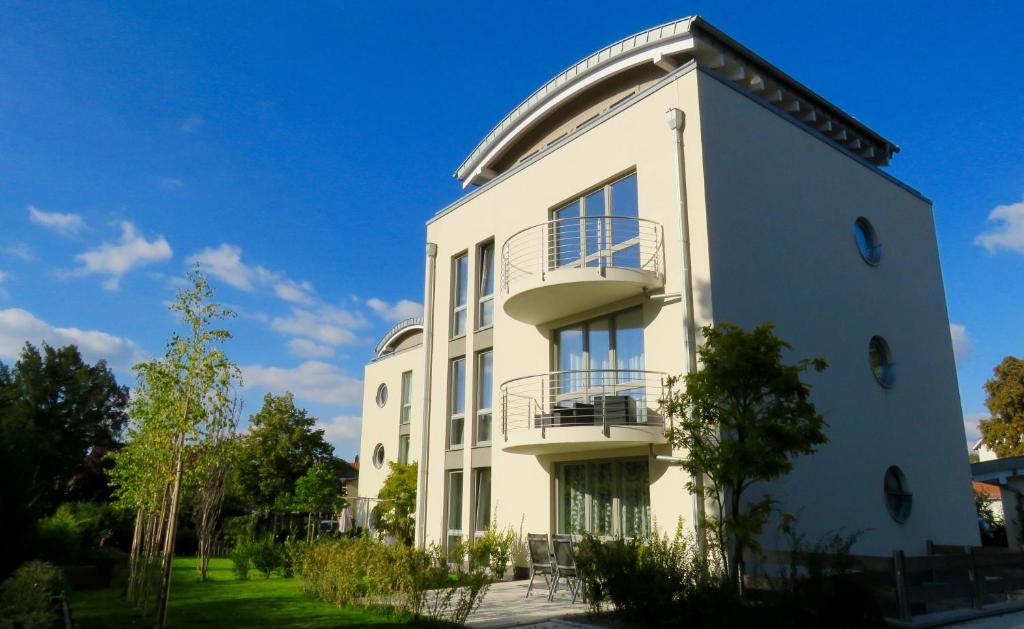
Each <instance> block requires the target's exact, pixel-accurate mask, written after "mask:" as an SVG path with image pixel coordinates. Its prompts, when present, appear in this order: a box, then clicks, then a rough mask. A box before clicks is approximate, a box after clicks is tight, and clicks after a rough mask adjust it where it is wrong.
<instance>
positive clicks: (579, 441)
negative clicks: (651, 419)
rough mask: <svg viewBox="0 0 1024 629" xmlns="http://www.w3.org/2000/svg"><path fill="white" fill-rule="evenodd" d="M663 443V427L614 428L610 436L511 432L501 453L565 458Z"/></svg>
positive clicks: (570, 430)
mask: <svg viewBox="0 0 1024 629" xmlns="http://www.w3.org/2000/svg"><path fill="white" fill-rule="evenodd" d="M663 443H667V440H666V439H665V427H664V426H662V425H661V424H660V423H657V424H619V425H613V426H609V427H608V435H607V436H606V435H605V433H604V429H603V428H602V427H601V426H552V427H549V428H545V429H544V430H541V429H539V428H534V429H531V430H515V431H509V433H508V439H507V440H506V441H505V442H504V443H502V444H501V449H502V450H504V451H505V452H513V453H516V454H535V455H536V454H564V453H568V452H590V451H595V450H609V449H611V448H625V447H630V446H638V445H647V444H651V445H659V444H663Z"/></svg>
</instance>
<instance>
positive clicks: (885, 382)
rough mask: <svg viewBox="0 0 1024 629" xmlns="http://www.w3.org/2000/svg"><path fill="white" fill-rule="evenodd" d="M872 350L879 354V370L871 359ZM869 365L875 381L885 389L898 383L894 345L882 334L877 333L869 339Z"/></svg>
mask: <svg viewBox="0 0 1024 629" xmlns="http://www.w3.org/2000/svg"><path fill="white" fill-rule="evenodd" d="M872 350H875V351H877V352H878V354H879V360H880V362H879V364H878V370H877V371H876V370H875V364H874V362H873V361H872V359H871V354H872ZM868 366H869V367H870V368H871V375H872V376H874V378H875V382H877V383H878V386H880V387H882V388H883V389H891V388H892V387H893V385H894V384H896V364H895V363H894V362H893V360H892V347H890V346H889V341H888V340H887V339H886V338H885V337H884V336H882V335H880V334H875V335H874V336H872V337H871V338H870V339H869V340H868Z"/></svg>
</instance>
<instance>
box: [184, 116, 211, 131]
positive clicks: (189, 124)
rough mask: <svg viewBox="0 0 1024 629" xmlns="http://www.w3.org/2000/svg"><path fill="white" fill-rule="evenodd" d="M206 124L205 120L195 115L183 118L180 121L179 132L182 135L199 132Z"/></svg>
mask: <svg viewBox="0 0 1024 629" xmlns="http://www.w3.org/2000/svg"><path fill="white" fill-rule="evenodd" d="M204 124H206V119H205V118H203V117H202V116H200V115H198V114H195V115H192V116H189V117H188V118H185V119H184V120H182V121H181V132H182V133H195V132H196V131H199V129H201V128H202V127H203V125H204Z"/></svg>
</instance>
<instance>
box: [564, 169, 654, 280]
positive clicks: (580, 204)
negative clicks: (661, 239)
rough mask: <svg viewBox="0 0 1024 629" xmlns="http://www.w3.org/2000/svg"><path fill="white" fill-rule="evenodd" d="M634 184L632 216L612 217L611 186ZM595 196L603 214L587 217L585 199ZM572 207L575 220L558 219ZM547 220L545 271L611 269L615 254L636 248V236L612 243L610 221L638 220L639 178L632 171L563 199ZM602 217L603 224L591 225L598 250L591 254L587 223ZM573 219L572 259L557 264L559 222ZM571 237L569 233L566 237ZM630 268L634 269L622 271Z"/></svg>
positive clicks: (638, 244)
mask: <svg viewBox="0 0 1024 629" xmlns="http://www.w3.org/2000/svg"><path fill="white" fill-rule="evenodd" d="M631 177H632V178H634V179H635V180H636V184H635V185H636V190H637V198H636V216H635V217H631V216H630V217H627V216H625V215H621V214H616V213H615V202H614V194H613V190H612V188H613V186H615V185H616V184H619V183H621V182H623V181H625V180H627V179H629V178H631ZM598 192H600V193H601V197H602V205H603V211H602V212H601V213H600V214H594V215H588V214H587V205H588V199H590V198H591V197H593V196H594V195H595V194H597V193H598ZM573 206H576V216H575V217H569V218H565V219H561V218H559V213H560V212H563V211H565V210H568V209H570V208H572V207H573ZM548 214H549V219H550V221H551V223H550V224H551V226H552V227H551V229H550V230H549V232H550V234H549V236H548V238H549V239H550V242H549V243H548V251H550V252H553V254H552V255H549V256H548V260H547V266H548V270H549V271H551V270H554V269H560V268H584V267H599V268H606V267H615V266H616V264H615V254H616V253H619V252H620V251H625V250H627V249H629V248H630V247H634V246H636V247H639V246H640V235H639V233H638V234H637V235H636V236H633V237H632V238H629V239H627V240H624V241H622V242H616V241H615V227H614V222H615V221H614V219H616V218H636V219H639V218H640V186H639V177H638V176H637V171H636V169H635V168H634V169H632V170H630V171H627V172H625V173H620V174H618V175H615V176H614V177H611V178H609V179H607V180H605V182H604V183H602V184H599V185H596V186H594V187H592V188H588V189H587V190H585V191H584V192H581V193H579V194H576V195H574V196H573V197H571V198H570V199H567V200H565V201H563V202H561V203H559V204H558V205H556V206H555V207H553V208H551V209H550V210H549V211H548ZM601 216H603V217H604V220H598V221H594V222H595V223H596V224H597V239H598V246H597V247H596V248H595V250H594V251H592V252H588V249H589V243H588V241H587V239H588V237H589V232H588V229H587V219H588V218H589V219H594V218H596V217H601ZM573 218H575V219H576V220H577V221H578V223H579V224H578V226H577V227H576V230H575V234H574V235H575V237H577V238H578V241H579V242H578V243H577V246H576V257H575V258H572V259H570V260H568V261H566V262H565V263H562V262H561V259H562V240H561V238H562V237H563V236H562V235H561V234H562V231H563V227H562V222H561V221H563V220H564V221H571V220H572V219H573ZM572 236H573V234H572V233H571V232H570V237H572ZM624 268H634V267H624Z"/></svg>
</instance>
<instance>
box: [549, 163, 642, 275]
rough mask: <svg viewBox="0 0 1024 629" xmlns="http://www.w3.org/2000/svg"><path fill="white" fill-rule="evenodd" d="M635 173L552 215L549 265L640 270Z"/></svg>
mask: <svg viewBox="0 0 1024 629" xmlns="http://www.w3.org/2000/svg"><path fill="white" fill-rule="evenodd" d="M638 212H639V210H638V204H637V187H636V173H633V174H631V175H628V176H626V177H623V178H621V179H618V180H616V181H613V182H612V183H610V184H608V185H605V186H603V187H601V188H598V189H597V190H594V191H593V192H590V193H588V194H586V195H583V196H581V197H580V198H578V199H575V200H573V201H572V202H571V203H568V204H566V205H564V206H562V207H560V208H558V209H557V210H555V211H554V212H553V213H552V218H553V219H554V222H553V227H552V230H551V234H552V238H553V239H554V243H553V244H554V248H553V256H552V258H553V259H552V260H550V261H549V264H550V266H553V267H559V266H588V267H606V266H620V267H628V268H640V266H641V264H640V238H639V237H640V232H639V223H638V222H637V220H636V219H637V217H638Z"/></svg>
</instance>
